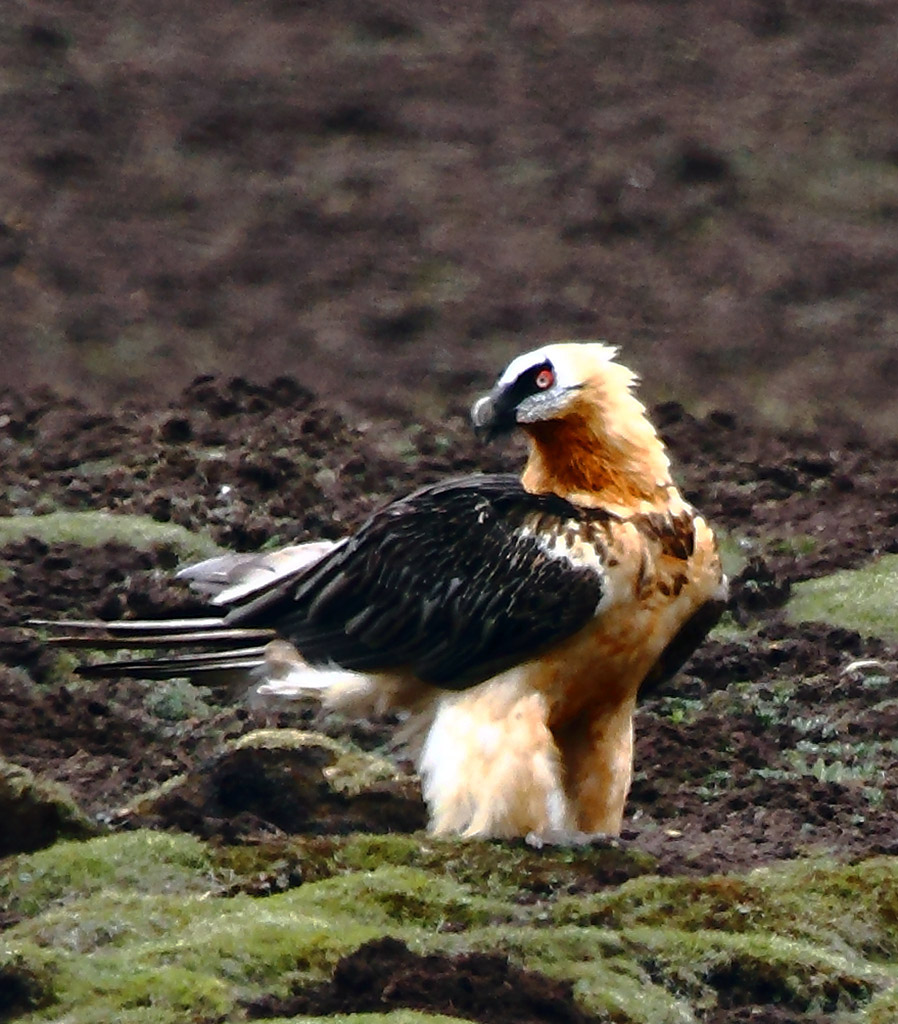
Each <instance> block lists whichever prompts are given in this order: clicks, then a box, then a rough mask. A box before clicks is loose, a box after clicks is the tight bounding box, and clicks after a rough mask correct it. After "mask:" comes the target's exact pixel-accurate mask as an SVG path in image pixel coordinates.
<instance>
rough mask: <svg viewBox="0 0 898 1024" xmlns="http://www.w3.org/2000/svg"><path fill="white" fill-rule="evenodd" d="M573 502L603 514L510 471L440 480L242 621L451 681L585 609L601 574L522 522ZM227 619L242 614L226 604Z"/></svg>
mask: <svg viewBox="0 0 898 1024" xmlns="http://www.w3.org/2000/svg"><path fill="white" fill-rule="evenodd" d="M585 516H590V517H591V518H597V517H602V514H597V513H595V512H585V511H584V510H582V509H578V508H577V507H576V506H574V505H572V504H570V503H569V502H567V501H564V500H563V499H561V498H558V497H556V496H554V495H533V494H529V493H528V492H527V491H525V490H524V489H523V487H522V486H521V483H520V481H519V480H518V478H517V477H513V476H510V475H509V476H505V475H497V476H474V477H465V478H462V479H460V480H452V481H446V482H444V483H441V484H437V485H434V486H432V487H427V488H424V489H422V490H420V491H417V492H416V493H415V494H412V495H410V496H409V497H408V498H405V499H403V500H401V501H397V502H394V503H393V504H392V505H388V506H387V507H386V508H384V509H382V510H381V511H379V512H376V513H375V514H374V515H373V516H371V517H370V518H369V519H368V521H367V522H366V523H365V524H364V525H363V526H362V527H361V529H360V530H359V531H358V532H357V533H356V534H355V536H353V537H352V538H350V539H349V540H348V541H347V542H346V543H345V544H343V545H341V546H340V547H339V548H337V549H335V550H334V551H333V552H331V553H330V554H328V555H326V556H325V557H324V558H323V559H322V560H321V561H320V562H318V563H317V564H316V565H314V566H312V567H311V568H309V569H304V570H302V571H301V572H300V573H298V574H296V575H294V576H292V577H289V578H287V579H285V580H284V581H282V582H280V583H278V584H277V585H276V586H275V587H274V588H272V591H271V594H270V596H268V597H267V598H265V599H264V601H263V602H262V603H261V604H260V603H259V602H258V600H257V601H256V602H255V604H254V605H253V606H252V609H248V610H250V611H252V612H255V614H250V615H247V616H246V621H247V622H253V623H255V622H259V623H264V624H266V625H271V626H273V627H275V628H276V629H277V631H278V632H279V634H280V635H281V636H283V637H285V638H286V639H288V640H290V641H291V642H293V643H294V644H296V646H297V647H298V649H299V650H300V652H301V653H302V655H303V657H304V658H306V659H307V660H308V661H309V662H311V663H312V664H316V663H335V664H337V665H340V666H342V667H343V668H347V669H354V670H357V671H387V670H391V669H402V668H407V669H408V670H410V671H411V672H412V673H414V674H415V675H416V676H418V677H419V678H421V679H423V680H424V681H426V682H431V683H434V684H436V685H439V686H442V687H445V688H448V689H463V688H465V687H468V686H472V685H474V684H476V683H478V682H481V681H482V680H483V679H486V678H488V677H489V676H491V675H494V674H495V673H496V672H498V671H501V670H502V669H503V668H507V667H510V666H511V665H514V664H517V663H519V662H521V661H526V660H528V659H529V658H531V657H533V656H535V655H536V654H537V653H539V652H540V651H541V650H542V649H544V648H545V647H547V646H549V645H550V644H552V643H556V642H558V641H560V640H562V639H565V638H566V637H568V636H570V635H572V634H573V633H575V632H576V631H577V630H579V629H580V628H582V627H583V626H584V625H585V624H586V623H587V622H588V621H589V619H590V618H591V617H592V616H593V615H594V614H595V610H596V606H597V605H598V603H599V600H600V599H601V597H602V593H603V577H602V574H601V573H600V572H597V571H596V570H595V568H593V567H590V566H586V565H579V564H576V563H574V562H573V561H571V560H570V559H567V558H564V557H559V556H557V555H553V554H550V553H548V552H547V551H546V550H545V548H544V547H542V546H541V545H540V543H539V541H538V540H537V538H536V537H535V536H533V534H532V523H533V522H534V521H535V520H536V519H539V520H541V522H542V523H543V525H545V524H546V523H547V522H548V523H551V522H552V521H553V520H554V521H556V522H558V523H559V524H560V523H562V522H566V521H569V520H571V519H583V518H584V517H585ZM525 526H528V527H530V529H527V530H525V529H524V527H525ZM229 621H235V622H240V621H244V620H243V617H242V616H241V614H240V609H239V608H238V609H236V610H235V613H233V615H232V616H229Z"/></svg>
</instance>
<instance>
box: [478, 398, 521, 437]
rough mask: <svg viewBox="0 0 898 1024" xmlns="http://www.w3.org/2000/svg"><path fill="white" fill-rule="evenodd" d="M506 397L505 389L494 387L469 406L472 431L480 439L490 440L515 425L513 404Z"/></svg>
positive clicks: (505, 432) (515, 418)
mask: <svg viewBox="0 0 898 1024" xmlns="http://www.w3.org/2000/svg"><path fill="white" fill-rule="evenodd" d="M508 398H509V395H508V391H507V390H506V389H500V388H496V389H494V390H493V391H491V392H490V393H489V394H488V395H484V396H483V398H478V399H477V401H476V402H475V403H474V405H473V406H472V407H471V422H472V423H473V424H474V433H475V434H476V435H477V437H479V438H480V439H481V440H482V441H492V440H493V439H494V438H496V437H498V436H499V435H500V434H507V433H508V432H509V431H510V430H512V429H513V428H514V427H515V426H516V424H517V417H516V416H515V405H514V404H513V403H512V402H510V401H508Z"/></svg>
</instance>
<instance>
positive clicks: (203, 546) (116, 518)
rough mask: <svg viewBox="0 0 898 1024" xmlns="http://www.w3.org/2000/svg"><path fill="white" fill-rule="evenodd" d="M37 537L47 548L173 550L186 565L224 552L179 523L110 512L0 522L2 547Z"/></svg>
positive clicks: (54, 514) (26, 516)
mask: <svg viewBox="0 0 898 1024" xmlns="http://www.w3.org/2000/svg"><path fill="white" fill-rule="evenodd" d="M30 537H35V538H37V539H38V540H40V541H43V542H44V543H45V544H53V543H56V542H67V543H72V544H81V545H82V546H84V547H96V546H98V545H100V544H106V543H109V542H115V543H118V544H126V545H128V546H129V547H133V548H137V549H138V550H140V551H145V550H147V549H149V548H152V547H165V548H170V549H171V550H172V551H174V552H175V554H176V555H177V556H178V558H179V559H181V560H182V561H189V560H195V559H199V558H210V557H211V556H212V555H216V554H220V553H221V549H220V548H219V547H218V546H217V545H216V544H215V543H214V541H212V540H211V539H210V538H209V537H206V536H204V535H202V534H195V533H191V532H190V531H189V530H187V529H185V528H184V527H183V526H178V525H177V524H176V523H159V522H157V521H156V520H155V519H152V518H150V516H136V515H116V514H113V513H110V512H51V513H49V514H47V515H43V516H28V515H22V516H5V517H2V518H0V547H3V546H5V545H6V544H13V543H16V542H19V541H23V540H26V539H27V538H30Z"/></svg>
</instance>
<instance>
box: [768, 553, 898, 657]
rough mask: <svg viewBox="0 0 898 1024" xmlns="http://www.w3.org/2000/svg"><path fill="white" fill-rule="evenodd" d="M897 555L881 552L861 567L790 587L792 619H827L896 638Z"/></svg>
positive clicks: (789, 614) (829, 621)
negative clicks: (874, 559) (877, 556)
mask: <svg viewBox="0 0 898 1024" xmlns="http://www.w3.org/2000/svg"><path fill="white" fill-rule="evenodd" d="M896 607H898V555H883V556H882V557H881V558H878V559H876V561H874V562H871V563H870V564H869V565H867V566H864V567H863V568H862V569H844V570H841V571H839V572H834V573H832V574H831V575H829V576H822V577H821V578H820V579H813V580H804V581H802V582H800V583H796V584H795V585H794V586H793V588H792V597H791V598H790V600H789V603H788V604H787V605H786V614H787V616H788V617H789V619H790V620H791V621H792V622H795V623H799V622H828V623H830V624H831V625H834V626H841V627H843V628H845V629H853V630H856V631H857V632H858V633H861V634H863V635H865V636H879V637H884V638H887V639H890V640H895V639H898V614H896V611H895V609H896Z"/></svg>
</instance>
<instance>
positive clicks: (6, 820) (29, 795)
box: [0, 758, 99, 857]
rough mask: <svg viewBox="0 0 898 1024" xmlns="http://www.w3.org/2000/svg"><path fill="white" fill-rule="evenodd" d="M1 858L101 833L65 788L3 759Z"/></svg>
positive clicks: (0, 781)
mask: <svg viewBox="0 0 898 1024" xmlns="http://www.w3.org/2000/svg"><path fill="white" fill-rule="evenodd" d="M0 821H2V822H3V828H2V830H0V857H6V856H8V855H9V854H11V853H25V852H27V851H30V850H39V849H40V848H41V847H43V846H49V845H50V843H53V842H56V840H57V839H84V838H87V837H88V836H93V835H96V834H97V832H98V831H99V830H98V828H97V826H96V824H95V823H94V822H92V821H91V820H90V819H89V818H88V817H87V816H86V815H85V814H84V812H83V811H82V810H81V809H80V808H79V807H78V805H77V804H76V803H75V800H74V798H73V797H72V795H71V794H70V793H69V792H68V791H67V790H66V788H65V787H64V786H61V785H59V784H58V783H55V782H50V781H48V780H46V779H40V778H38V777H37V776H36V775H35V774H34V773H33V772H32V771H30V770H29V769H28V768H24V767H22V765H18V764H14V763H12V762H11V761H5V760H3V759H2V758H0Z"/></svg>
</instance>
